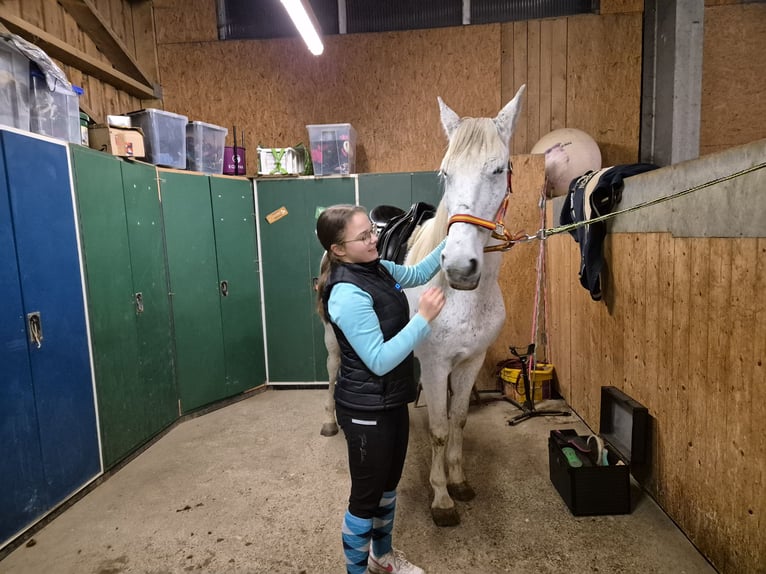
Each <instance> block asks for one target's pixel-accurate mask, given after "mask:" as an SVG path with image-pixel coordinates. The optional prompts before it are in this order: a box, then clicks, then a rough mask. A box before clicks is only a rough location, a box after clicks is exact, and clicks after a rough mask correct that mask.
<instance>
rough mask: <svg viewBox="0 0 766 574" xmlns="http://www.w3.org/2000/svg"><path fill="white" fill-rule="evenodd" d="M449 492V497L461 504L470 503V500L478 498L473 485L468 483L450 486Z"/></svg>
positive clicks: (448, 486)
mask: <svg viewBox="0 0 766 574" xmlns="http://www.w3.org/2000/svg"><path fill="white" fill-rule="evenodd" d="M447 492H449V495H450V496H451V497H452V498H454V499H455V500H459V501H460V502H468V501H469V500H473V499H474V498H476V493H475V492H474V490H473V488H471V485H470V484H468V483H467V482H461V483H460V484H448V485H447Z"/></svg>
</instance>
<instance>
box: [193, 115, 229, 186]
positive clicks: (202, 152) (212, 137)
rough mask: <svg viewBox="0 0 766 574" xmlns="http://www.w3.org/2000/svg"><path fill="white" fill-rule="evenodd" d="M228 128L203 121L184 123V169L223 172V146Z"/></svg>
mask: <svg viewBox="0 0 766 574" xmlns="http://www.w3.org/2000/svg"><path fill="white" fill-rule="evenodd" d="M227 133H229V130H228V129H226V128H222V127H221V126H216V125H213V124H206V123H205V122H189V123H188V124H186V169H189V170H192V171H201V172H203V173H223V148H224V145H225V144H226V134H227Z"/></svg>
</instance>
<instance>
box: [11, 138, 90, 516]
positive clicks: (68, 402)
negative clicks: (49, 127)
mask: <svg viewBox="0 0 766 574" xmlns="http://www.w3.org/2000/svg"><path fill="white" fill-rule="evenodd" d="M2 143H3V148H4V152H5V168H6V177H7V181H8V190H9V195H10V203H11V219H12V221H13V229H14V233H15V236H16V254H17V261H18V266H19V275H20V277H21V293H22V301H23V307H24V314H25V317H26V316H27V315H28V314H30V313H39V314H40V324H41V327H42V336H43V339H42V342H41V345H40V347H39V348H38V347H37V345H34V344H30V345H29V347H28V348H29V356H30V363H31V365H32V381H33V385H34V392H35V402H36V406H37V416H38V420H39V433H40V445H41V449H42V461H43V471H44V475H45V481H46V490H47V495H48V503H49V506H50V507H52V506H55V505H56V504H57V503H58V502H60V501H62V500H64V499H65V498H67V496H68V495H70V494H72V493H73V492H74V491H76V490H77V489H79V488H80V487H81V486H82V485H84V484H85V483H86V482H88V481H89V480H90V479H92V478H94V477H95V476H97V475H98V473H99V472H100V470H101V459H100V455H99V444H98V430H97V424H96V410H95V402H94V391H93V381H92V376H91V366H90V352H89V349H88V337H87V331H86V325H85V305H84V300H83V284H82V277H81V274H80V256H79V251H78V243H77V235H76V221H75V217H74V209H73V197H72V189H71V182H70V172H69V163H68V155H67V148H66V147H65V146H64V145H62V144H57V143H54V142H50V141H45V140H41V139H36V138H32V137H29V136H25V135H21V134H18V133H13V132H2Z"/></svg>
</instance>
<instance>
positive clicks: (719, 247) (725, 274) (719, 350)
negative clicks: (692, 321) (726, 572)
mask: <svg viewBox="0 0 766 574" xmlns="http://www.w3.org/2000/svg"><path fill="white" fill-rule="evenodd" d="M709 243H710V265H709V272H710V276H709V277H708V292H709V301H710V305H709V309H708V313H707V316H708V317H709V320H710V322H711V324H712V325H714V326H715V328H713V329H711V330H710V331H709V333H708V348H707V354H708V356H707V365H708V379H709V380H710V386H709V388H710V392H711V394H710V396H709V397H708V398H707V400H708V401H709V404H710V407H709V408H708V417H709V421H710V426H711V428H710V429H708V432H711V433H718V432H721V431H724V429H725V428H726V417H727V411H728V410H729V407H728V403H729V399H728V391H727V388H728V386H729V384H728V377H729V376H730V375H729V367H728V365H727V358H728V357H727V353H726V351H725V350H726V349H727V346H728V340H729V337H730V336H731V332H730V329H729V326H728V325H729V323H730V317H729V314H730V311H731V306H730V302H729V298H730V296H731V290H732V283H731V280H732V274H731V261H732V245H733V242H732V241H731V240H730V239H715V238H714V239H710V240H709ZM727 442H728V441H727V440H715V441H711V444H710V445H709V447H708V448H709V453H710V457H711V458H712V460H713V467H714V470H713V473H714V476H715V477H716V478H720V477H721V476H722V475H724V474H726V473H727V469H726V468H725V466H724V462H723V460H724V452H725V449H726V443H727ZM727 504H728V500H727V496H713V497H710V501H709V503H708V510H707V523H708V524H707V527H706V528H705V529H704V530H702V531H701V532H700V533H699V541H700V544H704V543H705V542H706V541H707V540H709V539H710V538H716V537H718V536H719V535H720V534H719V533H720V532H721V531H722V530H723V528H724V524H725V517H726V513H727V508H726V506H727ZM715 546H717V545H715ZM710 558H711V560H712V561H713V562H714V563H715V564H718V565H720V564H721V563H722V555H721V553H720V550H715V551H714V552H713V553H712V554H711V555H710Z"/></svg>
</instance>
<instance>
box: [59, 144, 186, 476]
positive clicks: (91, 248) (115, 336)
mask: <svg viewBox="0 0 766 574" xmlns="http://www.w3.org/2000/svg"><path fill="white" fill-rule="evenodd" d="M71 150H72V164H73V169H74V182H75V191H76V196H77V202H78V208H79V213H80V231H81V240H82V245H83V254H84V260H85V267H86V270H87V274H86V284H87V288H88V309H89V315H90V326H91V336H92V340H93V351H94V369H95V374H96V388H97V395H98V410H99V416H100V422H101V424H100V427H101V444H102V451H103V458H104V464H105V466H106V467H107V468H109V467H111V466H113V465H114V464H115V463H116V462H118V461H119V460H121V459H122V458H124V457H125V456H127V455H128V454H130V453H131V452H133V451H134V450H135V449H136V448H137V447H139V446H140V445H141V444H143V443H144V442H146V441H147V440H149V439H150V438H151V437H153V436H154V435H156V434H157V433H158V432H159V431H161V430H162V429H163V428H165V427H166V426H167V425H169V424H170V423H172V422H173V421H174V420H175V419H176V417H177V416H178V403H177V400H176V385H175V375H174V368H173V364H174V358H173V344H172V343H173V342H172V330H171V322H170V303H169V298H168V283H167V268H166V265H165V251H164V247H163V230H162V214H161V209H160V201H159V195H158V191H157V177H156V170H155V168H154V166H151V165H148V164H142V163H132V162H125V161H122V160H121V159H119V158H116V157H113V156H110V155H107V154H103V153H100V152H97V151H94V150H90V149H87V148H83V147H81V146H72V147H71Z"/></svg>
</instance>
